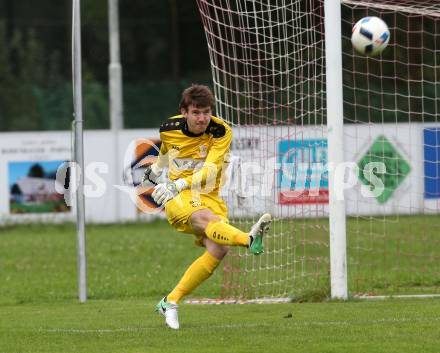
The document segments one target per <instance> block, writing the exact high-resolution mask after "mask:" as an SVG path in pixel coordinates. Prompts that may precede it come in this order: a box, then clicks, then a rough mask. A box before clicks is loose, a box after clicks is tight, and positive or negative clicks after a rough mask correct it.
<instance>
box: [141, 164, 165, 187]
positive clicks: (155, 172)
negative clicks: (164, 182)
mask: <svg viewBox="0 0 440 353" xmlns="http://www.w3.org/2000/svg"><path fill="white" fill-rule="evenodd" d="M161 175H162V170H161V169H160V168H158V167H157V166H156V164H150V165H148V166H147V167H146V168H145V172H144V176H143V177H142V185H145V184H146V183H151V184H153V185H157V184H158V181H159V178H160V176H161Z"/></svg>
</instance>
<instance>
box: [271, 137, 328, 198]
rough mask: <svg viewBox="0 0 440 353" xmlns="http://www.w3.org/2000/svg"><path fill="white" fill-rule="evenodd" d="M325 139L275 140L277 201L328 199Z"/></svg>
mask: <svg viewBox="0 0 440 353" xmlns="http://www.w3.org/2000/svg"><path fill="white" fill-rule="evenodd" d="M327 160H328V156H327V140H326V139H305V140H282V141H280V142H279V144H278V163H279V164H280V166H281V168H280V171H279V173H278V187H279V202H280V203H281V204H325V203H328V171H327Z"/></svg>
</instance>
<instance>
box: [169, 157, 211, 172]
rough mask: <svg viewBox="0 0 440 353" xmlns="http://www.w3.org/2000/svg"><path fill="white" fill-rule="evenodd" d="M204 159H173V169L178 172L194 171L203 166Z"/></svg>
mask: <svg viewBox="0 0 440 353" xmlns="http://www.w3.org/2000/svg"><path fill="white" fill-rule="evenodd" d="M204 162H205V159H204V158H203V159H193V158H174V159H173V167H174V168H176V169H177V170H179V171H182V170H194V169H200V168H202V166H203V163H204Z"/></svg>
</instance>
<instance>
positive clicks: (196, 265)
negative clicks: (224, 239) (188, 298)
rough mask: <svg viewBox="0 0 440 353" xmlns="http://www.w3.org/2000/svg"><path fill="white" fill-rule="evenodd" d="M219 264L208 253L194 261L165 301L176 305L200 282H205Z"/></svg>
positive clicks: (217, 260)
mask: <svg viewBox="0 0 440 353" xmlns="http://www.w3.org/2000/svg"><path fill="white" fill-rule="evenodd" d="M219 263H220V260H219V259H216V258H215V257H214V256H212V255H211V254H210V253H209V252H208V251H205V252H204V253H203V255H202V256H200V257H199V258H198V259H197V260H195V261H194V262H193V263H192V264H191V265H190V266H189V267H188V269H187V270H186V272H185V274H184V275H183V277H182V278H181V279H180V281H179V283H178V284H177V286H176V287H175V288H174V289H173V290H172V292H171V293H170V294H168V295H167V301H169V302H175V303H178V302H179V301H180V299H182V298H183V297H184V296H185V295H187V294H189V293H191V292H192V291H193V290H194V289H195V288H197V287H198V286H199V285H200V284H201V283H202V282H204V281H205V280H207V279H208V278H209V277H210V276H211V275H212V273H213V272H214V270H215V269H216V268H217V266H218V264H219Z"/></svg>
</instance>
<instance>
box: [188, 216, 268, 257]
mask: <svg viewBox="0 0 440 353" xmlns="http://www.w3.org/2000/svg"><path fill="white" fill-rule="evenodd" d="M271 221H272V218H271V216H270V215H269V214H267V213H266V214H264V215H263V216H261V217H260V219H259V220H258V222H257V223H255V224H254V225H253V226H252V228H251V231H250V232H249V233H245V232H243V231H241V230H240V229H238V228H236V227H233V226H231V225H230V224H227V223H225V222H223V221H222V220H221V219H220V218H219V217H216V216H215V215H214V214H213V213H212V212H211V210H209V209H204V210H199V211H196V212H194V213H193V214H192V215H191V225H192V228H193V230H194V232H195V233H196V234H201V235H205V236H206V237H207V238H209V239H211V240H212V241H214V242H215V243H217V244H222V245H238V246H246V247H249V249H250V251H251V252H252V253H253V254H255V255H259V254H261V253H263V251H264V250H263V249H264V246H263V235H264V234H265V233H267V231H268V229H269V225H270V223H271Z"/></svg>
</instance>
